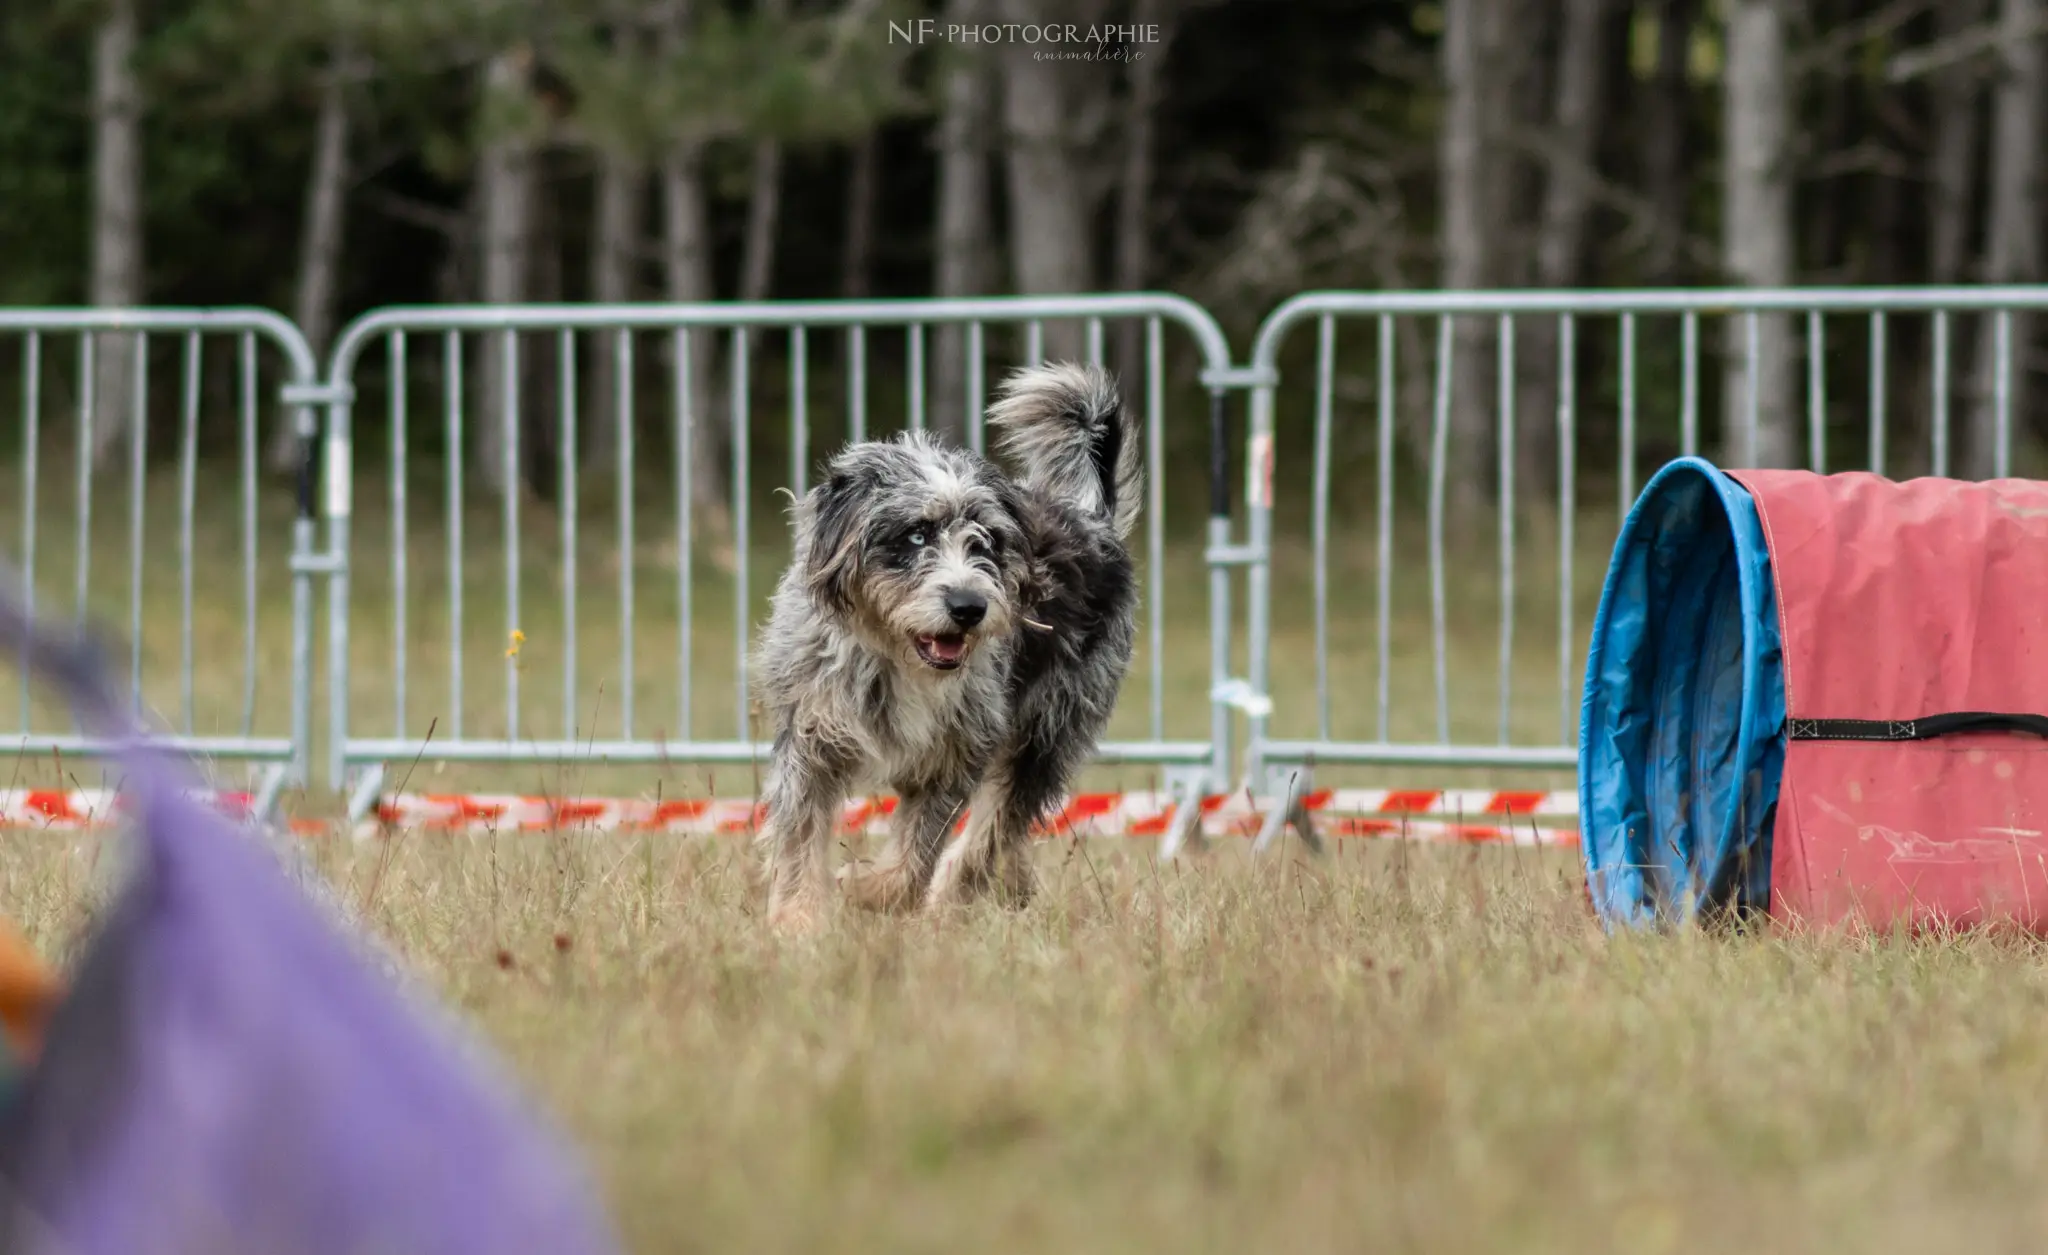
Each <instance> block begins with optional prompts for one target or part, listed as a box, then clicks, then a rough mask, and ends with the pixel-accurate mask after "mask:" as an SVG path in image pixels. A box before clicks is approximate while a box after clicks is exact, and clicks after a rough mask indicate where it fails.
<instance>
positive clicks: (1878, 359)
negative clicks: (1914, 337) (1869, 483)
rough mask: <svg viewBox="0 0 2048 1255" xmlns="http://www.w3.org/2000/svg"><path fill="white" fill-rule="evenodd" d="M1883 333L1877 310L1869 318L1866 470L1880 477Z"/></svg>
mask: <svg viewBox="0 0 2048 1255" xmlns="http://www.w3.org/2000/svg"><path fill="white" fill-rule="evenodd" d="M1885 331H1886V321H1885V316H1884V311H1883V310H1877V311H1875V312H1873V313H1872V314H1871V315H1870V469H1871V470H1872V471H1874V472H1876V473H1877V474H1879V475H1882V474H1884V465H1885V445H1886V444H1887V443H1888V439H1887V433H1886V430H1885V426H1886V423H1887V422H1888V421H1889V415H1888V414H1887V412H1886V411H1887V409H1888V408H1889V404H1888V403H1889V397H1888V396H1887V395H1886V386H1885V385H1886V382H1887V378H1886V377H1887V376H1888V375H1889V374H1890V373H1891V372H1890V368H1891V360H1890V352H1889V349H1888V346H1887V344H1886V335H1885ZM1814 469H1816V470H1818V469H1820V468H1819V467H1815V468H1814Z"/></svg>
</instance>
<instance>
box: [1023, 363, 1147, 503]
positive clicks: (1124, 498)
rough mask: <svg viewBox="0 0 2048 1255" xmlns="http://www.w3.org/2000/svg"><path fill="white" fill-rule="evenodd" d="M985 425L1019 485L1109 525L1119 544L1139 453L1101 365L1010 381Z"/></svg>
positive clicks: (1136, 491) (1032, 372)
mask: <svg viewBox="0 0 2048 1255" xmlns="http://www.w3.org/2000/svg"><path fill="white" fill-rule="evenodd" d="M988 421H989V423H990V424H991V425H992V426H994V427H995V429H996V432H997V438H998V439H999V440H1000V442H1001V444H1002V448H1003V449H1004V451H1005V452H1007V453H1009V454H1010V456H1012V457H1014V458H1015V459H1017V461H1018V463H1019V464H1020V465H1021V468H1022V472H1023V479H1024V482H1026V483H1028V484H1030V485H1031V486H1033V487H1035V488H1037V489H1038V490H1039V491H1041V492H1045V493H1048V494H1050V495H1052V496H1055V497H1058V498H1060V499H1061V500H1063V501H1066V502H1069V503H1070V504H1072V505H1073V506H1075V507H1076V508H1078V509H1082V510H1086V511H1088V512H1090V513H1092V514H1095V515H1097V516H1099V517H1100V518H1102V519H1103V520H1105V521H1106V522H1108V523H1110V524H1111V525H1112V526H1113V527H1114V528H1115V529H1116V534H1117V537H1118V538H1119V539H1123V538H1127V537H1129V536H1130V534H1131V528H1132V527H1134V526H1135V525H1136V524H1137V522H1138V505H1139V503H1140V501H1141V500H1142V498H1143V496H1144V491H1143V490H1144V479H1145V451H1144V448H1143V447H1142V445H1141V443H1140V441H1139V439H1138V432H1137V431H1136V429H1135V426H1134V424H1133V422H1132V420H1131V418H1130V415H1129V412H1128V411H1127V410H1126V409H1125V408H1124V403H1123V398H1122V397H1121V396H1119V395H1118V394H1117V388H1116V380H1115V379H1114V378H1112V377H1111V376H1110V373H1109V372H1108V371H1106V370H1104V369H1102V368H1101V367H1100V366H1079V365H1076V364H1074V363H1072V362H1052V363H1047V364H1046V365H1043V366H1030V367H1026V368H1024V369H1023V370H1019V371H1017V372H1016V373H1014V374H1012V375H1011V376H1010V377H1009V378H1008V379H1005V380H1004V381H1003V382H1002V385H1001V386H1000V387H999V388H998V389H997V392H996V401H995V404H993V405H991V406H989V409H988Z"/></svg>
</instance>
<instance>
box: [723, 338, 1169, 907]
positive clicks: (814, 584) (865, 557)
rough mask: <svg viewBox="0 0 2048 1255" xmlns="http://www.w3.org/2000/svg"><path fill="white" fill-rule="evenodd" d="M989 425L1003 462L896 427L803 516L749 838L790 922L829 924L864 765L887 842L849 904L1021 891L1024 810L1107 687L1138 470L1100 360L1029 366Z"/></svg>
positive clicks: (841, 463)
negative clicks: (1009, 467)
mask: <svg viewBox="0 0 2048 1255" xmlns="http://www.w3.org/2000/svg"><path fill="white" fill-rule="evenodd" d="M988 421H989V425H990V426H991V428H993V429H994V431H995V433H996V437H997V443H998V446H999V448H1000V449H1001V451H1002V452H1003V453H1005V454H1007V455H1008V456H1009V458H1010V459H1011V460H1012V461H1014V463H1015V464H1016V470H1017V472H1018V473H1017V474H1016V475H1015V476H1014V477H1012V476H1011V475H1009V474H1006V473H1004V471H1003V470H1001V469H999V468H998V467H997V466H996V465H995V464H994V463H992V462H991V461H989V460H988V459H986V458H983V457H981V456H980V455H978V454H975V453H972V452H969V451H967V450H964V449H958V448H952V447H947V446H943V445H940V444H939V443H937V442H936V441H933V440H931V439H930V438H928V437H926V436H925V435H924V434H922V433H906V434H904V435H901V436H898V437H897V438H895V439H893V440H886V441H867V442H863V443H860V444H855V445H850V446H848V447H847V448H845V449H844V450H842V451H841V452H840V453H839V454H838V455H837V456H836V457H834V458H833V459H832V461H831V463H830V464H829V465H828V466H827V468H826V473H825V476H824V477H823V482H822V483H820V484H819V485H818V486H817V487H816V488H814V489H812V490H811V491H810V493H809V494H808V495H806V496H805V497H804V498H803V499H802V500H801V501H799V502H798V503H797V504H796V507H795V509H794V511H793V517H794V525H795V532H796V537H795V553H794V559H793V561H792V562H791V564H790V567H789V569H788V570H787V571H786V572H784V574H783V577H782V580H781V582H780V583H779V584H778V585H777V587H776V590H775V596H774V601H773V610H772V612H771V615H770V618H769V621H768V625H767V627H766V629H765V631H764V633H763V636H762V640H761V647H760V667H759V673H758V674H759V684H760V687H759V695H760V699H761V704H762V707H763V709H764V710H765V711H766V712H768V714H769V716H770V717H771V718H772V721H773V723H774V727H775V744H774V755H773V762H772V763H771V765H770V770H769V773H768V779H767V782H766V787H765V793H764V801H765V803H766V816H765V819H764V821H763V823H762V827H761V831H760V836H759V841H760V846H761V851H762V854H763V857H764V860H765V863H766V869H767V873H768V876H767V879H768V886H769V906H768V917H769V920H770V922H771V923H772V924H773V925H774V926H775V927H776V928H778V929H779V930H782V931H785V932H806V931H810V930H812V929H814V928H816V927H817V926H819V925H820V924H821V923H823V921H824V916H825V913H826V911H827V909H828V908H829V906H830V889H831V875H830V870H829V866H828V862H829V856H830V851H831V847H832V843H833V839H834V837H835V835H836V834H837V831H838V826H839V816H840V808H841V806H842V804H843V803H844V801H845V799H846V797H847V796H848V793H849V791H850V790H851V789H853V788H854V787H855V786H857V785H861V784H863V783H866V782H869V781H877V782H879V783H882V784H885V785H887V786H889V787H890V788H891V789H893V790H894V791H895V793H896V794H897V796H898V798H899V802H898V805H897V809H896V812H895V815H894V816H893V818H892V821H891V822H892V826H893V829H894V833H895V836H894V840H893V841H892V843H891V845H892V848H891V849H890V850H889V851H888V852H887V853H886V854H885V855H884V856H883V857H882V858H881V859H880V860H878V861H876V862H873V863H865V864H855V865H851V866H849V867H847V868H845V869H844V870H843V871H842V872H841V873H840V880H841V881H842V883H843V885H844V888H845V892H846V896H847V898H848V899H849V900H850V901H852V902H854V903H855V904H857V905H859V906H862V907H865V908H867V909H870V910H876V911H898V912H900V911H909V910H914V909H917V908H919V907H923V908H924V909H927V910H934V911H935V910H940V909H943V908H944V907H946V906H948V905H949V904H954V903H962V902H966V901H968V900H971V899H973V898H975V897H978V896H980V895H982V894H984V893H993V894H994V895H996V896H997V897H999V898H1000V899H1001V900H1004V901H1006V902H1008V903H1009V904H1011V905H1015V906H1022V905H1023V904H1025V903H1026V902H1028V901H1029V900H1030V897H1031V894H1032V891H1033V888H1034V877H1033V874H1032V870H1031V864H1030V861H1029V856H1028V851H1027V849H1026V843H1027V841H1028V840H1029V837H1030V831H1031V826H1032V824H1033V823H1034V822H1036V821H1037V820H1039V819H1041V818H1042V817H1043V816H1044V815H1045V814H1046V813H1047V811H1048V810H1049V808H1051V807H1052V806H1053V805H1054V804H1055V803H1056V802H1057V801H1058V800H1059V799H1060V798H1061V797H1062V796H1063V795H1064V794H1065V792H1066V790H1067V788H1068V786H1069V784H1070V783H1071V782H1072V780H1073V777H1074V775H1075V773H1076V772H1077V771H1078V770H1079V769H1080V768H1081V766H1082V765H1083V764H1085V763H1086V762H1087V761H1088V759H1089V757H1090V755H1091V754H1092V753H1093V752H1094V748H1095V741H1096V738H1097V737H1098V736H1100V735H1101V733H1102V729H1103V727H1104V726H1105V725H1106V724H1107V723H1108V721H1109V715H1110V710H1111V708H1112V707H1113V706H1114V705H1115V704H1116V696H1117V690H1118V688H1119V687H1120V686H1121V685H1122V683H1123V677H1124V672H1125V670H1126V669H1127V668H1128V667H1129V665H1130V660H1131V646H1132V640H1133V637H1134V635H1135V630H1136V603H1137V585H1136V579H1135V576H1134V573H1133V570H1132V565H1131V556H1130V552H1129V550H1128V549H1127V548H1126V546H1125V541H1126V539H1127V538H1128V537H1129V536H1130V533H1131V527H1132V525H1133V524H1134V523H1135V522H1136V521H1137V515H1138V503H1139V500H1140V495H1141V493H1140V489H1141V481H1142V477H1143V464H1142V451H1141V448H1140V443H1139V440H1138V433H1137V432H1136V431H1135V430H1134V429H1133V426H1132V420H1131V418H1130V417H1129V415H1128V412H1127V410H1126V408H1125V406H1124V404H1123V401H1122V399H1121V398H1120V397H1119V395H1118V392H1117V387H1116V382H1115V380H1114V379H1112V378H1111V377H1110V375H1109V374H1108V373H1107V372H1106V371H1104V370H1102V369H1101V368H1099V367H1083V366H1076V365H1072V364H1065V363H1063V364H1052V365H1045V366H1039V367H1033V368H1027V369H1024V370H1019V371H1017V372H1016V373H1014V374H1012V375H1011V376H1010V377H1009V378H1008V379H1007V380H1006V381H1004V383H1003V384H1002V386H1001V387H1000V389H999V390H998V395H997V399H996V402H995V404H993V405H992V406H990V407H989V411H988ZM963 809H964V810H965V811H966V813H967V821H966V823H965V825H964V826H963V825H962V824H961V823H960V822H959V820H960V815H961V812H962V810H963Z"/></svg>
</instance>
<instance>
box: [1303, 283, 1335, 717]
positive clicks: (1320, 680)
mask: <svg viewBox="0 0 2048 1255" xmlns="http://www.w3.org/2000/svg"><path fill="white" fill-rule="evenodd" d="M1336 356H1337V320H1336V319H1335V318H1333V317H1331V316H1330V315H1328V314H1324V315H1323V316H1322V317H1321V318H1318V319H1317V320H1316V430H1315V449H1314V452H1313V455H1312V462H1311V474H1312V475H1313V476H1314V480H1313V486H1312V488H1311V490H1310V491H1311V496H1312V502H1311V504H1310V514H1309V527H1310V531H1311V540H1310V545H1311V548H1312V552H1313V555H1314V557H1313V565H1314V578H1315V600H1316V728H1317V737H1318V738H1319V739H1321V740H1325V741H1327V740H1329V739H1330V418H1331V415H1330V410H1331V393H1332V391H1333V389H1334V387H1335V383H1336V369H1337V365H1336Z"/></svg>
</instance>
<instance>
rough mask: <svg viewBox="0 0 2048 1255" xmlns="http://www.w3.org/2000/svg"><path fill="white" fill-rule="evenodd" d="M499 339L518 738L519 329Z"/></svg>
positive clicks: (510, 702) (509, 727)
mask: <svg viewBox="0 0 2048 1255" xmlns="http://www.w3.org/2000/svg"><path fill="white" fill-rule="evenodd" d="M503 336H504V338H503V339H502V340H501V341H500V342H499V344H500V351H499V354H498V367H499V372H500V373H499V379H498V387H499V397H500V398H501V401H502V404H503V407H504V409H503V412H502V413H500V414H499V415H498V416H497V421H498V422H500V423H502V424H503V425H504V428H503V430H502V431H501V432H500V433H499V439H500V440H501V441H502V442H503V450H504V459H505V460H504V463H503V469H502V471H501V474H502V475H503V479H504V493H505V497H504V502H503V504H504V517H505V636H506V638H507V642H508V647H507V648H506V650H505V739H506V740H507V741H516V740H518V739H519V650H518V648H517V645H518V643H519V638H518V636H516V635H515V633H517V632H518V631H519V630H520V628H519V565H520V564H519V481H520V473H519V471H520V468H519V333H518V332H517V331H516V330H513V329H511V328H507V329H506V330H505V332H504V333H503Z"/></svg>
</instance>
